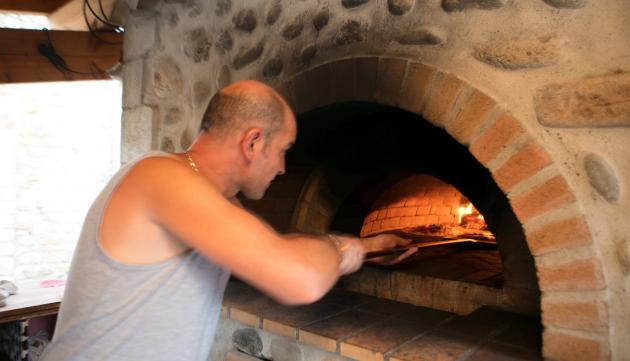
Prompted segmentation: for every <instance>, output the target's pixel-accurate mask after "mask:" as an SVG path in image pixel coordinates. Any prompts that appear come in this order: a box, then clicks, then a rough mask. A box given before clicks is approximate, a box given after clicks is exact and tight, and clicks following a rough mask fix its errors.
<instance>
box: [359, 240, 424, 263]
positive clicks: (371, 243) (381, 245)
mask: <svg viewBox="0 0 630 361" xmlns="http://www.w3.org/2000/svg"><path fill="white" fill-rule="evenodd" d="M361 242H362V243H363V247H364V248H365V252H374V251H382V250H386V249H388V248H395V247H401V246H406V245H408V244H409V243H411V240H409V239H404V238H401V237H398V236H397V235H394V234H388V233H384V234H379V235H377V236H374V237H369V238H362V239H361ZM417 251H418V248H416V247H412V248H409V249H408V250H407V251H405V252H404V253H402V254H400V255H397V254H394V255H390V256H382V257H376V258H371V259H369V260H368V261H369V262H372V263H376V264H380V265H383V266H390V265H394V264H397V263H400V262H402V261H403V260H405V259H406V258H408V257H409V256H411V255H413V254H415V253H416V252H417Z"/></svg>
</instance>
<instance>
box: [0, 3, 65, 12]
mask: <svg viewBox="0 0 630 361" xmlns="http://www.w3.org/2000/svg"><path fill="white" fill-rule="evenodd" d="M68 1H69V0H0V10H3V11H9V12H13V11H14V12H25V13H45V14H47V13H51V12H53V11H55V10H56V9H58V8H59V7H61V6H62V5H64V4H65V3H67V2H68Z"/></svg>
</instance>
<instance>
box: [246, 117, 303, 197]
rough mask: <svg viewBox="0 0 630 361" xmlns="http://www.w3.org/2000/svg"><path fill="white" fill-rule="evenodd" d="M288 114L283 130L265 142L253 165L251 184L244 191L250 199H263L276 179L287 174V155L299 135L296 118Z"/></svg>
mask: <svg viewBox="0 0 630 361" xmlns="http://www.w3.org/2000/svg"><path fill="white" fill-rule="evenodd" d="M288 113H289V114H287V116H286V117H285V120H284V126H283V127H282V129H280V130H279V131H278V132H277V133H276V134H275V135H273V136H271V137H270V139H267V140H266V141H265V145H264V147H263V148H262V149H261V151H260V153H259V154H258V155H257V157H256V158H255V159H254V161H253V163H252V172H251V173H250V174H251V176H250V182H248V183H249V184H248V186H247V187H244V188H243V189H242V191H243V194H244V195H245V196H246V197H247V198H249V199H261V198H262V197H263V196H264V195H265V191H267V188H269V185H270V184H271V182H272V181H273V180H274V178H275V177H276V176H277V175H279V174H284V172H285V155H286V153H287V151H288V150H289V149H290V148H291V146H293V143H295V137H296V135H297V126H296V123H295V118H294V117H293V115H292V114H290V112H288Z"/></svg>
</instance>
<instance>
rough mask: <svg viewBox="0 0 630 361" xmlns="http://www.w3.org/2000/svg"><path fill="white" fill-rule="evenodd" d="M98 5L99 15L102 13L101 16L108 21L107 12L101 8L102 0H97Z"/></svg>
mask: <svg viewBox="0 0 630 361" xmlns="http://www.w3.org/2000/svg"><path fill="white" fill-rule="evenodd" d="M98 7H99V8H100V9H101V15H103V18H105V20H107V21H109V17H107V14H106V13H105V10H104V9H103V0H98Z"/></svg>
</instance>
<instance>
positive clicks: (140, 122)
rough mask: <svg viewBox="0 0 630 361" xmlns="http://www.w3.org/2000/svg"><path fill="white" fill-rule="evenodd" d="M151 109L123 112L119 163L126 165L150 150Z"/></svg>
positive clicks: (144, 108) (139, 108) (140, 108)
mask: <svg viewBox="0 0 630 361" xmlns="http://www.w3.org/2000/svg"><path fill="white" fill-rule="evenodd" d="M152 139H153V109H151V108H149V107H147V106H140V107H137V108H133V109H128V110H124V111H123V119H122V136H121V141H120V142H121V144H122V146H121V154H120V158H121V162H122V163H123V164H124V163H127V162H129V161H131V160H133V159H134V158H136V157H138V156H140V155H142V154H144V153H146V152H148V151H149V150H151V149H152Z"/></svg>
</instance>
